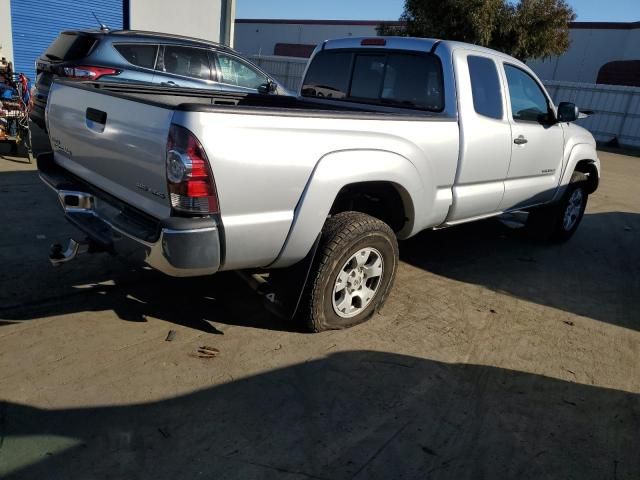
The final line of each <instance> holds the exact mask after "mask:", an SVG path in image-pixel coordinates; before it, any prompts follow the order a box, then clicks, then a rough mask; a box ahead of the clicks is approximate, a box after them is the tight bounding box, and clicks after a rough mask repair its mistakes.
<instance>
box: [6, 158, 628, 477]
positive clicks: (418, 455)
mask: <svg viewBox="0 0 640 480" xmlns="http://www.w3.org/2000/svg"><path fill="white" fill-rule="evenodd" d="M0 148H6V147H2V146H0ZM3 151H8V150H0V154H1V153H2V152H3ZM601 159H602V167H603V172H604V173H603V179H602V184H601V188H600V190H599V191H598V192H597V193H596V194H595V195H593V196H592V197H591V198H590V203H589V208H588V212H587V215H586V216H585V218H584V221H583V224H582V226H581V228H580V229H579V230H578V233H577V234H576V236H575V237H574V238H573V239H572V240H571V241H570V242H569V243H567V244H565V245H561V246H549V245H542V244H536V243H531V242H528V241H526V240H525V239H523V238H522V236H521V235H520V234H519V232H517V231H513V230H509V229H507V228H505V227H503V226H502V225H501V224H499V223H498V222H495V221H488V222H483V223H478V224H474V225H468V226H464V227H459V228H455V229H450V230H446V231H439V232H430V233H424V234H421V235H420V236H418V237H417V238H414V239H412V240H410V241H407V242H403V243H402V244H401V252H402V253H401V256H402V260H403V262H402V264H401V267H400V269H399V273H398V278H397V281H396V284H395V288H394V291H393V294H392V295H391V297H390V298H389V301H388V303H387V305H386V307H385V308H384V309H383V311H382V314H380V315H378V316H376V317H375V318H373V319H372V320H371V321H370V322H368V323H367V324H365V325H362V326H359V327H356V328H353V329H351V330H348V331H340V332H328V333H322V334H317V335H310V334H305V333H301V332H299V331H298V330H297V327H296V326H295V325H291V324H287V323H285V322H281V321H278V320H276V319H274V318H273V317H271V316H270V315H268V314H267V313H266V312H265V311H264V309H263V308H262V302H261V299H260V298H259V297H258V296H257V295H256V294H254V293H253V292H252V291H251V290H250V289H249V288H248V287H247V286H246V285H245V283H244V282H243V281H241V280H240V279H239V277H238V276H236V275H235V274H232V273H230V274H220V275H216V276H213V277H211V278H203V279H196V280H175V279H171V278H167V277H165V276H163V275H161V274H158V273H155V272H152V271H148V270H144V269H140V268H133V267H131V266H128V265H127V264H125V263H123V262H122V261H120V260H118V259H116V258H112V257H108V256H105V255H96V256H92V257H87V258H86V259H79V260H78V261H76V262H73V263H71V264H69V265H67V266H64V267H62V268H60V269H54V268H52V267H51V266H50V265H49V263H48V261H47V253H48V246H49V244H50V243H53V242H54V241H60V240H63V239H64V238H65V237H66V236H68V235H70V234H71V233H72V230H71V227H69V226H68V225H67V224H66V223H65V221H64V220H63V218H62V215H61V213H60V210H59V208H58V206H57V204H56V201H55V199H54V197H53V196H52V194H51V193H50V192H49V191H48V190H47V189H46V188H45V187H44V185H43V184H41V183H40V181H39V180H38V177H37V173H36V172H35V170H34V166H33V165H27V164H24V163H22V159H20V158H8V157H6V155H5V156H4V157H3V158H0V225H2V234H1V235H0V265H1V266H2V267H1V271H2V275H0V400H1V403H0V477H5V478H15V479H30V478H37V479H43V478H44V479H75V478H78V479H111V478H113V479H124V478H126V479H136V478H157V479H176V478H200V477H202V478H212V479H224V478H251V479H252V478H266V479H270V478H290V479H306V478H316V479H351V478H358V479H363V478H371V479H397V478H407V479H414V478H429V479H493V478H517V479H526V478H558V479H612V480H622V479H638V478H640V365H639V358H640V248H639V247H640V187H639V185H640V159H638V158H632V157H624V156H621V155H615V154H608V153H602V154H601ZM169 330H175V331H176V335H175V339H174V340H173V341H172V342H166V341H165V338H166V336H167V333H168V332H169ZM205 345H206V346H211V347H215V348H217V349H219V350H220V354H219V356H218V357H216V358H211V359H202V358H197V356H196V355H195V352H196V350H197V348H198V347H200V346H205Z"/></svg>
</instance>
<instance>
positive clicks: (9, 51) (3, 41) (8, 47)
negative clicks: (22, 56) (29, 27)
mask: <svg viewBox="0 0 640 480" xmlns="http://www.w3.org/2000/svg"><path fill="white" fill-rule="evenodd" d="M1 57H5V58H6V59H7V60H9V61H10V62H13V38H12V32H11V2H9V0H6V1H2V2H0V58H1Z"/></svg>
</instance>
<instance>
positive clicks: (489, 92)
mask: <svg viewBox="0 0 640 480" xmlns="http://www.w3.org/2000/svg"><path fill="white" fill-rule="evenodd" d="M467 65H468V66H469V76H470V77H471V93H472V96H473V108H474V109H475V111H476V113H479V114H480V115H484V116H485V117H489V118H495V119H498V120H500V119H501V118H502V93H501V91H500V79H499V78H498V69H497V68H496V64H495V63H494V62H493V60H491V59H489V58H486V57H477V56H475V55H469V56H468V57H467Z"/></svg>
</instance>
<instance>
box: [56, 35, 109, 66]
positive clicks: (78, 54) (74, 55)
mask: <svg viewBox="0 0 640 480" xmlns="http://www.w3.org/2000/svg"><path fill="white" fill-rule="evenodd" d="M96 41H97V40H96V39H95V38H93V37H89V36H87V35H83V34H78V33H61V34H60V35H58V38H56V39H55V40H54V41H53V43H52V44H51V45H49V48H47V51H46V52H44V56H45V57H47V58H48V59H49V60H78V59H80V58H84V57H86V56H87V55H88V54H89V51H90V50H91V48H92V47H93V45H94V44H95V43H96Z"/></svg>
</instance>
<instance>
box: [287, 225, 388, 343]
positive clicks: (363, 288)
mask: <svg viewBox="0 0 640 480" xmlns="http://www.w3.org/2000/svg"><path fill="white" fill-rule="evenodd" d="M397 268H398V242H397V240H396V236H395V234H394V233H393V230H391V228H390V227H389V226H388V225H387V224H386V223H384V222H382V221H381V220H378V219H377V218H374V217H371V216H369V215H366V214H364V213H360V212H343V213H339V214H337V215H334V216H332V217H331V218H329V219H328V220H327V221H326V223H325V226H324V228H323V230H322V236H321V238H320V244H319V246H318V251H317V253H316V258H315V261H314V264H313V265H312V267H311V272H310V274H309V279H308V281H307V285H306V287H305V292H304V294H303V298H302V302H301V305H300V308H299V310H298V316H299V317H302V319H304V321H306V324H307V326H308V328H309V330H311V331H312V332H322V331H325V330H339V329H344V328H349V327H352V326H354V325H358V324H360V323H363V322H365V321H366V320H368V319H369V318H370V317H371V316H372V315H373V314H374V313H375V312H376V311H377V310H378V309H379V308H380V307H381V306H382V305H383V303H384V301H385V300H386V298H387V295H388V293H389V291H390V290H391V287H392V285H393V281H394V279H395V276H396V270H397ZM377 272H380V274H379V275H378V276H376V275H377ZM339 276H340V279H339V278H338V277H339Z"/></svg>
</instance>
